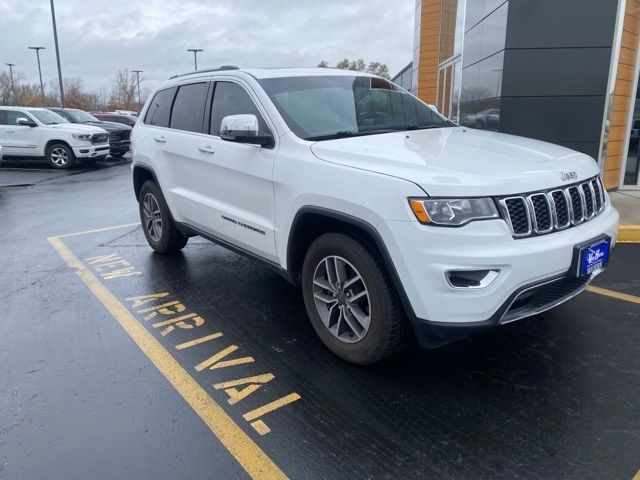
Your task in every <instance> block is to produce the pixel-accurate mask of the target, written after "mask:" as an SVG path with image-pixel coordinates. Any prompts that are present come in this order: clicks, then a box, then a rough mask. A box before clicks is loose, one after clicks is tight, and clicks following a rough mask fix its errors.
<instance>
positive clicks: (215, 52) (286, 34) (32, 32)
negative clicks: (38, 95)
mask: <svg viewBox="0 0 640 480" xmlns="http://www.w3.org/2000/svg"><path fill="white" fill-rule="evenodd" d="M414 8H415V1H414V0H399V1H397V2H393V3H389V2H388V1H382V0H349V1H344V0H316V1H312V0H296V1H294V0H262V1H260V0H236V1H235V2H225V1H214V0H207V1H191V0H186V1H185V0H182V1H181V0H146V1H140V0H105V1H98V0H64V1H62V0H57V2H56V17H57V23H58V34H59V40H60V49H61V60H62V70H63V75H64V76H80V77H82V78H83V80H84V82H85V85H86V86H87V87H88V88H89V89H92V90H97V89H98V88H100V87H102V86H106V87H108V86H109V85H110V84H111V82H112V79H113V77H114V75H115V73H116V71H117V70H118V69H119V68H128V69H129V70H134V69H140V70H144V74H143V75H144V78H145V84H146V86H147V87H149V88H153V87H154V86H155V85H156V84H157V83H158V82H160V81H162V80H165V79H166V78H168V77H169V76H170V75H173V74H174V73H179V72H185V71H190V70H192V69H193V57H192V55H191V54H190V53H188V52H187V51H186V49H187V48H202V49H204V52H203V53H201V54H199V57H198V66H199V67H200V68H204V67H206V66H216V65H228V64H231V65H238V66H243V67H281V66H314V65H317V64H318V62H319V61H320V60H323V59H324V60H327V61H328V62H329V64H335V63H336V62H338V61H339V60H340V59H342V58H343V57H348V58H363V59H364V60H365V61H379V62H383V63H386V64H387V65H388V66H389V71H390V72H391V74H392V75H393V74H395V73H396V72H397V71H399V70H400V69H401V68H402V67H404V66H405V65H406V64H407V63H408V62H409V61H410V60H411V55H412V43H413V21H414V19H413V12H414ZM0 32H2V33H1V34H0V35H1V36H2V38H1V41H0V61H1V62H2V63H5V62H11V63H15V64H16V71H18V72H20V73H21V74H22V75H23V76H24V78H25V80H26V81H30V82H36V81H37V78H38V77H37V75H38V73H37V65H36V61H35V58H34V57H35V54H34V53H33V52H32V51H30V50H28V49H27V46H45V47H47V50H45V51H44V52H42V54H41V55H42V69H43V76H44V78H45V81H50V80H54V79H55V78H56V75H57V72H56V63H55V51H54V46H53V34H52V27H51V16H50V11H49V2H37V3H36V2H30V1H25V0H0Z"/></svg>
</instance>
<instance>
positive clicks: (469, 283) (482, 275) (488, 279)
mask: <svg viewBox="0 0 640 480" xmlns="http://www.w3.org/2000/svg"><path fill="white" fill-rule="evenodd" d="M498 275H500V270H499V269H491V270H449V271H448V272H447V273H445V277H446V278H447V282H448V283H449V285H450V286H451V287H453V288H465V289H466V288H485V287H488V286H489V285H491V284H492V283H493V281H494V280H495V279H496V278H498Z"/></svg>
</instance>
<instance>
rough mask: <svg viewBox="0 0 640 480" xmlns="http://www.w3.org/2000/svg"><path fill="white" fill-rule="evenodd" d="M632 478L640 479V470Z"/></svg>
mask: <svg viewBox="0 0 640 480" xmlns="http://www.w3.org/2000/svg"><path fill="white" fill-rule="evenodd" d="M631 480H640V470H638V473H636V476H635V477H633V478H632V479H631Z"/></svg>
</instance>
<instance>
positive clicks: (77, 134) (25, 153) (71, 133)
mask: <svg viewBox="0 0 640 480" xmlns="http://www.w3.org/2000/svg"><path fill="white" fill-rule="evenodd" d="M0 145H2V153H3V156H4V159H5V160H6V159H9V158H16V159H18V158H25V157H28V158H42V157H44V158H46V159H47V161H48V162H49V164H50V165H51V166H52V167H54V168H70V167H71V166H72V165H73V164H74V163H75V161H76V159H81V160H83V161H85V162H91V163H93V162H96V161H98V160H102V159H104V158H105V157H106V156H107V154H108V153H109V134H108V133H107V132H106V131H105V130H104V129H102V128H99V127H96V126H94V125H78V124H74V123H69V122H68V121H67V120H65V119H64V118H62V117H61V116H60V115H58V114H57V113H53V112H52V111H50V110H47V109H45V108H30V107H0Z"/></svg>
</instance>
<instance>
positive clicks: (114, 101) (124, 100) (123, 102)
mask: <svg viewBox="0 0 640 480" xmlns="http://www.w3.org/2000/svg"><path fill="white" fill-rule="evenodd" d="M140 80H141V81H142V79H140ZM137 99H138V91H137V82H136V77H135V75H134V74H130V73H129V70H127V69H124V70H122V69H121V70H118V73H117V74H116V78H115V79H114V81H113V88H112V89H111V96H110V97H109V104H108V106H109V108H110V109H112V110H117V109H122V110H134V109H135V110H137V109H138V103H137Z"/></svg>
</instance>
